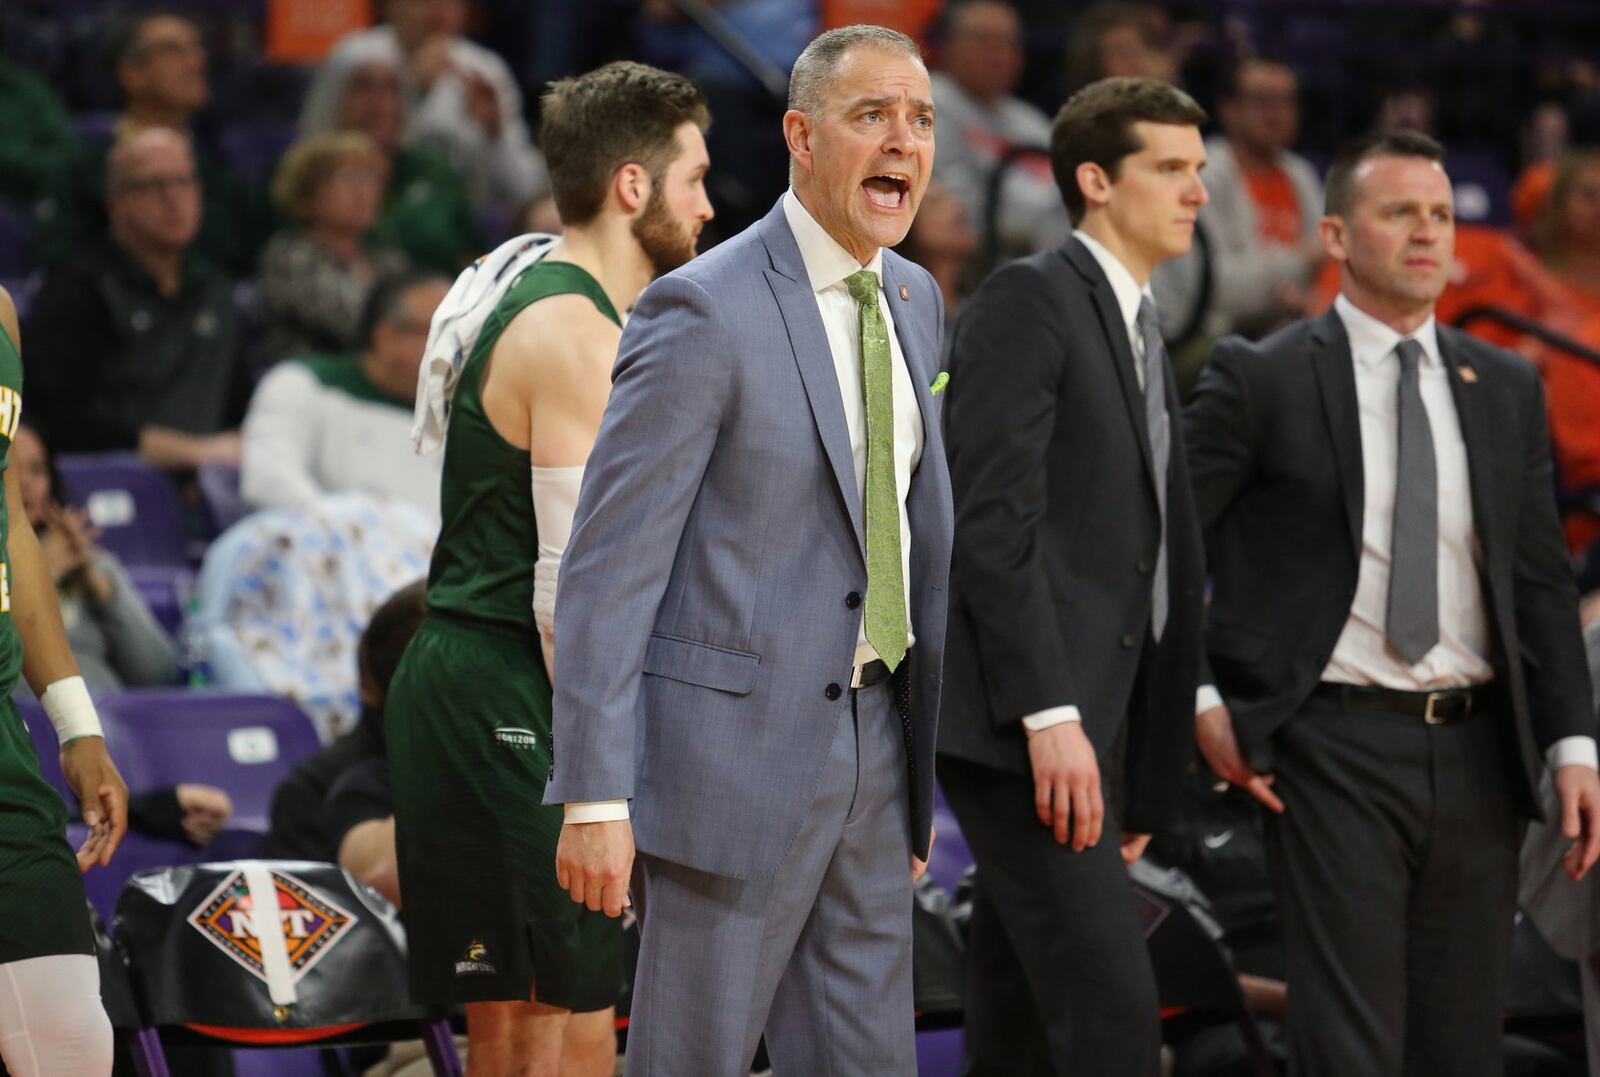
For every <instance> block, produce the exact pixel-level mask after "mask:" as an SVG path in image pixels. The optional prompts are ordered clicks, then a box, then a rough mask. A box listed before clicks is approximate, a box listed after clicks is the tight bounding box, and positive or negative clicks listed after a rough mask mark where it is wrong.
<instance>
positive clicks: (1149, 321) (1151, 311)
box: [1135, 295, 1161, 349]
mask: <svg viewBox="0 0 1600 1077" xmlns="http://www.w3.org/2000/svg"><path fill="white" fill-rule="evenodd" d="M1135 318H1136V320H1137V321H1138V323H1139V332H1140V333H1141V334H1143V335H1144V346H1145V348H1146V349H1148V348H1149V347H1150V342H1151V340H1152V339H1154V338H1159V337H1160V335H1161V323H1160V322H1159V321H1157V320H1156V305H1155V303H1153V302H1151V300H1150V297H1149V296H1147V295H1141V296H1140V297H1139V313H1138V314H1137V315H1136V316H1135Z"/></svg>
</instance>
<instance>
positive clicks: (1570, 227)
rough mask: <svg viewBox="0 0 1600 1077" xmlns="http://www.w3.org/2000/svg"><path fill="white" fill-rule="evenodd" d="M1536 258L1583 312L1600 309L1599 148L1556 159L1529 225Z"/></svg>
mask: <svg viewBox="0 0 1600 1077" xmlns="http://www.w3.org/2000/svg"><path fill="white" fill-rule="evenodd" d="M1533 242H1534V250H1535V251H1537V252H1538V255H1539V260H1540V261H1542V262H1543V263H1544V264H1545V267H1546V268H1547V269H1549V270H1550V271H1551V272H1552V273H1554V274H1555V276H1556V278H1557V280H1559V281H1560V282H1561V284H1562V285H1563V286H1564V287H1565V288H1566V290H1567V292H1568V293H1569V295H1570V300H1571V304H1572V306H1573V307H1574V308H1576V309H1577V310H1578V311H1581V312H1582V313H1584V314H1586V315H1587V314H1594V313H1600V150H1593V149H1591V150H1575V151H1572V152H1570V153H1568V154H1567V155H1566V157H1565V158H1563V159H1562V161H1561V163H1560V165H1558V166H1557V168H1556V173H1555V178H1554V179H1553V180H1552V181H1551V184H1550V193H1549V195H1548V197H1547V198H1546V199H1545V204H1544V208H1543V210H1542V211H1541V212H1540V215H1539V218H1538V219H1537V221H1536V222H1535V224H1534V234H1533Z"/></svg>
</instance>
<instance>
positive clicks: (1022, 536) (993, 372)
mask: <svg viewBox="0 0 1600 1077" xmlns="http://www.w3.org/2000/svg"><path fill="white" fill-rule="evenodd" d="M1067 347H1068V345H1067V341H1066V338H1065V335H1064V334H1063V332H1062V331H1061V315H1060V301H1059V298H1058V297H1057V296H1054V295H1052V294H1051V291H1050V283H1049V280H1048V279H1047V278H1046V277H1044V276H1043V275H1041V274H1040V273H1039V271H1038V270H1037V269H1035V268H1033V267H1031V266H1028V265H1024V264H1020V263H1019V264H1013V265H1010V266H1006V267H1004V268H1002V269H1000V270H998V271H997V272H996V273H995V274H994V275H993V276H991V277H990V278H989V280H988V281H987V282H986V283H985V284H984V286H983V288H982V289H980V291H979V292H978V294H977V295H976V296H974V297H973V298H972V299H971V300H970V301H969V302H968V304H967V307H966V309H965V310H964V311H963V312H962V316H961V320H960V322H959V324H958V325H957V327H956V337H955V344H954V347H953V349H952V353H951V362H950V365H951V375H950V389H949V396H950V399H949V401H948V403H947V404H946V405H945V407H946V412H945V425H946V434H945V447H946V450H947V452H948V453H949V457H950V482H951V487H952V490H953V493H954V496H955V510H956V529H955V550H954V556H953V559H952V563H951V575H952V578H953V580H954V583H955V590H956V592H957V593H958V594H959V595H960V596H961V601H962V603H963V605H964V608H965V611H966V613H967V615H968V616H969V617H970V619H971V623H972V627H973V633H974V636H975V637H976V640H977V647H978V655H979V660H980V661H981V663H982V665H983V669H984V679H985V681H986V682H987V684H988V688H989V713H990V715H991V717H992V719H993V721H994V722H995V724H996V725H998V726H1001V727H1005V726H1009V725H1012V724H1013V723H1016V722H1018V721H1020V720H1021V718H1022V716H1023V715H1026V714H1033V713H1035V712H1038V711H1043V710H1047V709H1049V708H1051V707H1057V706H1069V705H1076V704H1077V703H1078V702H1079V700H1078V695H1077V680H1076V678H1075V676H1074V674H1073V669H1072V657H1073V656H1072V655H1071V653H1070V652H1069V651H1068V648H1067V646H1066V640H1065V637H1064V635H1063V633H1062V630H1061V622H1060V616H1061V614H1060V610H1059V609H1058V608H1057V605H1056V598H1055V590H1056V589H1055V588H1054V587H1053V586H1052V584H1051V582H1050V579H1049V577H1048V575H1047V569H1046V563H1045V556H1046V550H1045V548H1044V546H1045V536H1044V533H1043V526H1042V525H1043V523H1044V518H1045V510H1046V508H1047V493H1046V485H1045V482H1046V473H1047V468H1046V456H1047V453H1048V450H1049V447H1050V442H1051V435H1052V432H1053V431H1054V429H1055V425H1056V408H1057V403H1058V395H1059V391H1060V389H1059V384H1058V383H1059V381H1060V376H1061V370H1062V366H1063V364H1064V363H1065V362H1066V361H1067V359H1068V356H1067V354H1066V353H1067Z"/></svg>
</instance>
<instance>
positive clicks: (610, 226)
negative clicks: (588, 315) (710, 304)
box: [546, 212, 655, 314]
mask: <svg viewBox="0 0 1600 1077" xmlns="http://www.w3.org/2000/svg"><path fill="white" fill-rule="evenodd" d="M546 257H548V258H551V259H553V260H555V261H560V262H571V263H572V264H573V265H575V266H578V267H579V268H581V269H584V270H586V271H588V273H589V275H590V276H591V277H593V278H594V279H595V280H597V281H599V282H600V287H601V288H603V289H604V290H605V293H606V297H607V298H608V299H610V300H611V305H612V306H613V307H614V308H616V311H617V313H618V314H621V313H623V312H624V311H627V310H629V309H631V308H632V307H633V304H634V302H635V301H636V300H637V299H638V298H639V293H640V292H642V291H644V289H645V285H647V284H649V283H650V281H651V278H653V277H654V276H655V270H654V267H653V266H652V265H651V264H650V260H649V259H648V258H646V257H645V253H644V251H643V250H642V249H641V248H640V247H639V241H638V240H637V239H635V238H634V236H633V230H632V229H631V228H629V227H628V221H627V220H626V219H625V218H622V217H617V216H612V215H611V214H608V213H604V212H602V213H601V214H600V216H599V217H597V218H596V219H595V220H594V221H592V222H591V223H589V224H585V225H579V226H576V227H569V228H567V229H566V231H564V232H563V233H562V234H561V239H560V241H558V242H557V243H556V245H555V247H553V248H552V249H551V251H550V253H549V254H548V255H546Z"/></svg>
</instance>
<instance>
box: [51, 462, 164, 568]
mask: <svg viewBox="0 0 1600 1077" xmlns="http://www.w3.org/2000/svg"><path fill="white" fill-rule="evenodd" d="M56 465H57V466H58V467H59V468H60V469H61V481H62V483H63V484H64V485H65V486H66V494H67V497H68V498H69V499H70V500H72V501H74V502H76V503H78V504H80V505H82V506H83V507H84V508H85V509H87V510H88V512H89V518H90V520H92V521H93V522H94V525H95V526H96V527H98V528H100V529H101V536H100V544H101V545H102V546H104V547H105V548H106V549H108V550H110V551H111V552H112V553H114V554H116V555H117V556H118V557H120V558H121V559H122V561H123V563H124V564H125V565H128V566H129V567H133V566H135V565H139V566H165V567H168V568H189V567H191V563H190V560H189V556H188V553H187V550H186V546H185V542H184V537H183V516H182V510H181V508H180V507H179V505H178V494H177V491H176V490H175V489H174V488H173V486H172V481H171V480H170V479H168V478H167V476H166V475H164V474H162V473H161V472H160V471H157V470H156V469H155V468H152V467H151V466H150V465H149V464H146V463H145V462H144V461H143V460H141V459H140V458H139V456H138V454H137V453H131V452H119V453H62V454H61V455H60V456H58V457H56Z"/></svg>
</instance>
